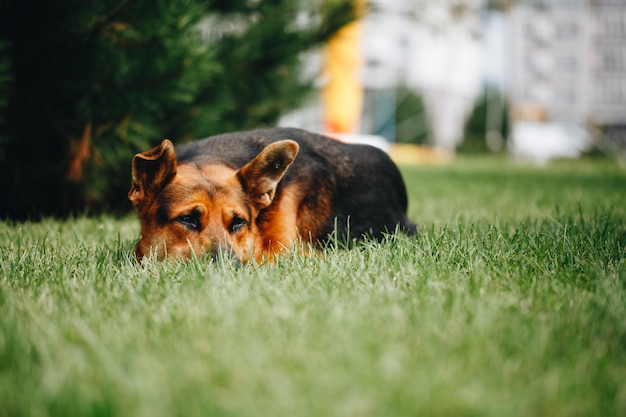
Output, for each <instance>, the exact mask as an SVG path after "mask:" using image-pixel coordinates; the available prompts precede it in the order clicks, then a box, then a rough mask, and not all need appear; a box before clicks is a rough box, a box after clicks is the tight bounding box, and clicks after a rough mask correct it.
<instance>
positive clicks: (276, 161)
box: [238, 140, 300, 210]
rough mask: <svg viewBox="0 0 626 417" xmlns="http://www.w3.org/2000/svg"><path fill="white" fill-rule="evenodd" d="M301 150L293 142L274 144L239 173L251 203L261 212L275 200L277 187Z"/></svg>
mask: <svg viewBox="0 0 626 417" xmlns="http://www.w3.org/2000/svg"><path fill="white" fill-rule="evenodd" d="M299 149H300V147H299V146H298V144H297V143H296V142H294V141H293V140H281V141H278V142H274V143H272V144H270V145H268V146H266V147H265V148H264V149H263V150H262V151H261V153H259V154H258V155H257V156H256V157H254V159H253V160H252V161H250V162H248V163H247V164H246V165H244V166H243V167H242V168H241V169H240V170H239V171H238V175H239V178H240V179H241V180H242V182H243V184H244V186H245V189H246V192H247V193H248V197H249V198H250V201H251V202H252V204H254V205H255V207H257V208H258V209H259V210H260V209H263V208H265V207H267V206H269V205H270V203H271V202H272V200H273V199H274V195H275V194H276V186H277V185H278V182H279V181H280V180H281V178H282V177H283V175H284V174H285V171H286V170H287V168H289V165H291V163H292V162H293V160H294V159H295V158H296V155H297V154H298V150H299Z"/></svg>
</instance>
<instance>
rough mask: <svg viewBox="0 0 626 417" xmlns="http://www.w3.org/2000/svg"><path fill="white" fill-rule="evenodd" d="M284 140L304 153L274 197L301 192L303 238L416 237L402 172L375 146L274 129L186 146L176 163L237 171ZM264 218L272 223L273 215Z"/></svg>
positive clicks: (288, 172)
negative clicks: (395, 234)
mask: <svg viewBox="0 0 626 417" xmlns="http://www.w3.org/2000/svg"><path fill="white" fill-rule="evenodd" d="M285 139H290V140H293V141H295V142H297V143H298V145H299V146H300V150H299V153H298V156H297V158H296V159H295V161H294V162H293V164H292V165H291V166H290V168H289V169H288V170H287V171H286V173H285V175H284V177H283V178H282V180H281V181H280V183H279V185H278V187H277V189H276V198H277V199H279V198H280V195H281V193H282V192H283V190H286V189H290V190H293V189H297V190H299V192H300V196H299V204H298V207H297V208H296V209H297V211H298V213H297V218H298V229H299V231H300V233H302V234H304V235H305V236H303V237H305V238H310V239H312V240H313V241H318V240H324V239H326V237H327V236H329V235H331V234H332V233H333V232H334V231H335V230H336V231H337V233H338V234H339V235H349V236H350V237H351V238H361V237H363V236H364V235H368V236H372V237H375V238H381V237H382V236H383V234H384V233H386V232H393V231H394V230H395V229H396V227H397V226H399V227H400V228H401V229H402V230H403V231H404V232H405V233H407V234H413V233H415V232H416V226H415V224H413V223H412V222H410V221H409V220H408V218H407V216H406V209H407V194H406V188H405V185H404V182H403V180H402V176H401V175H400V172H399V171H398V169H397V167H396V165H395V164H394V163H393V162H392V161H391V159H389V157H388V156H387V155H386V154H385V153H384V152H383V151H381V150H379V149H377V148H375V147H372V146H368V145H352V144H345V143H342V142H339V141H336V140H333V139H329V138H327V137H325V136H321V135H317V134H314V133H310V132H307V131H303V130H300V129H288V128H274V129H261V130H254V131H249V132H237V133H229V134H222V135H217V136H212V137H209V138H206V139H203V140H199V141H195V142H191V143H188V144H186V145H183V146H180V147H178V148H177V149H176V155H177V161H178V162H179V163H181V164H186V163H191V164H205V163H220V164H224V165H227V166H229V167H231V168H233V169H239V168H241V167H242V166H244V165H245V164H246V163H247V162H248V161H250V160H251V159H252V158H254V157H255V156H256V155H257V154H258V153H259V152H261V151H262V150H263V149H264V148H265V147H266V146H267V145H269V144H270V143H273V142H277V141H280V140H285ZM266 217H267V219H268V221H271V219H270V217H271V210H269V211H268V212H267V213H266ZM261 220H262V219H261ZM307 235H308V236H307Z"/></svg>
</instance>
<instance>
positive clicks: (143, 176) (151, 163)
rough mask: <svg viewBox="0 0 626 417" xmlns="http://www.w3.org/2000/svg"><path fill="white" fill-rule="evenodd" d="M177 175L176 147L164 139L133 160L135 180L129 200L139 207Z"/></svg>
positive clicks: (133, 180)
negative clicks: (146, 198)
mask: <svg viewBox="0 0 626 417" xmlns="http://www.w3.org/2000/svg"><path fill="white" fill-rule="evenodd" d="M174 175H176V152H175V151H174V145H173V144H172V142H170V141H169V140H167V139H164V140H163V141H162V142H161V144H160V145H159V146H156V147H155V148H152V149H150V150H149V151H146V152H142V153H138V154H137V155H135V157H134V158H133V179H132V184H131V186H130V191H129V192H128V198H129V200H130V201H131V202H132V203H133V205H134V206H138V205H139V204H141V202H142V201H143V200H144V198H145V197H146V195H147V194H149V193H155V192H157V191H159V190H161V189H162V188H163V187H164V186H165V185H166V184H167V183H168V182H169V181H170V180H171V179H172V178H173V177H174Z"/></svg>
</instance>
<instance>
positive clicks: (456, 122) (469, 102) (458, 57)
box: [281, 0, 482, 149]
mask: <svg viewBox="0 0 626 417" xmlns="http://www.w3.org/2000/svg"><path fill="white" fill-rule="evenodd" d="M481 3H482V2H481V0H466V1H465V2H464V4H466V6H467V8H466V9H465V10H464V11H463V12H462V13H461V14H460V15H458V16H453V15H452V14H451V13H450V2H448V1H437V2H434V1H426V0H377V1H373V2H371V3H370V4H371V6H372V7H371V9H370V10H371V11H370V13H368V15H367V16H366V17H365V18H364V19H363V22H362V47H361V53H362V57H363V71H362V74H360V77H361V81H362V85H363V87H364V90H365V98H364V101H365V103H364V109H363V119H362V122H361V132H360V133H366V134H376V135H381V136H384V137H386V138H387V139H388V140H389V141H392V142H393V141H394V139H395V136H394V126H395V122H396V120H395V113H394V111H395V105H396V104H395V103H396V101H397V100H401V99H402V98H401V97H396V96H395V92H396V88H397V87H398V86H400V85H402V86H406V87H408V88H410V89H413V90H415V91H418V92H419V93H420V94H422V96H423V98H424V101H425V106H426V108H427V114H426V115H416V117H422V118H428V119H429V123H428V124H429V125H430V127H431V129H432V136H433V137H432V141H433V142H434V144H435V145H438V146H441V147H445V148H448V149H454V148H455V147H456V145H457V144H458V143H459V142H460V141H461V140H462V137H463V128H464V125H465V121H466V119H467V117H468V116H469V114H470V112H471V110H472V108H473V106H474V103H475V100H476V98H477V97H478V95H479V94H480V92H481V87H482V63H481V60H482V43H481V39H480V31H481V10H482V9H481ZM311 65H318V66H319V65H320V60H319V59H316V58H313V59H312V60H311ZM322 82H323V80H322ZM320 114H321V112H320V110H319V103H318V102H314V103H312V104H311V105H310V106H309V107H306V108H304V109H301V110H299V111H298V112H295V113H292V114H289V115H287V116H286V117H285V118H283V120H282V121H281V124H282V125H288V124H290V125H297V126H301V127H305V128H309V129H312V130H319V129H320V128H321V126H322V124H321V121H320V118H321V115H320Z"/></svg>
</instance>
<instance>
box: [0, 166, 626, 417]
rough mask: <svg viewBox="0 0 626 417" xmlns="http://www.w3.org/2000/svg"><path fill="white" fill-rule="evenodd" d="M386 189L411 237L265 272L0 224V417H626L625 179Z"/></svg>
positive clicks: (481, 174)
mask: <svg viewBox="0 0 626 417" xmlns="http://www.w3.org/2000/svg"><path fill="white" fill-rule="evenodd" d="M403 173H404V175H405V178H406V182H407V185H408V188H409V194H410V200H411V201H410V214H411V217H412V218H413V219H416V220H417V221H418V222H419V223H420V224H421V225H422V229H423V230H422V235H421V237H420V238H419V239H410V238H407V237H405V236H397V237H390V238H389V239H388V240H387V241H385V242H383V243H382V244H378V243H373V242H368V243H365V244H363V245H360V246H358V247H355V248H352V249H350V250H334V249H328V250H327V251H325V252H324V253H323V254H322V255H321V256H313V257H309V258H306V257H302V256H299V255H294V256H292V257H288V258H284V259H281V260H280V261H279V262H278V263H277V264H276V265H274V266H261V267H257V268H253V267H250V266H243V267H239V268H237V267H234V266H232V265H230V264H227V263H224V262H217V263H213V264H210V263H209V262H208V261H207V260H206V259H196V260H192V261H190V262H188V263H185V264H171V263H162V264H159V263H148V264H147V265H146V266H145V267H143V268H142V267H138V266H137V265H136V264H135V263H134V260H133V259H132V250H131V248H132V245H133V241H134V239H135V238H136V237H137V234H138V225H137V221H136V220H135V219H134V218H133V217H129V218H125V219H114V218H111V217H106V216H105V217H99V218H78V219H75V220H71V221H63V222H62V221H53V220H47V221H43V222H41V223H23V224H12V223H8V222H5V223H0V250H1V253H0V256H1V258H0V261H1V265H0V416H48V415H50V416H109V415H111V416H150V417H155V416H324V417H329V416H342V417H343V416H413V415H425V416H623V415H626V260H625V259H626V253H625V248H626V171H624V170H623V169H620V168H619V167H618V166H616V165H614V164H612V163H610V162H608V161H605V160H586V161H579V162H561V163H556V164H552V165H550V166H548V167H544V168H536V167H529V166H516V165H511V164H510V163H508V162H507V161H506V160H500V159H489V158H482V159H461V160H459V161H457V162H455V163H454V164H452V165H449V166H442V167H404V168H403Z"/></svg>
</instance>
